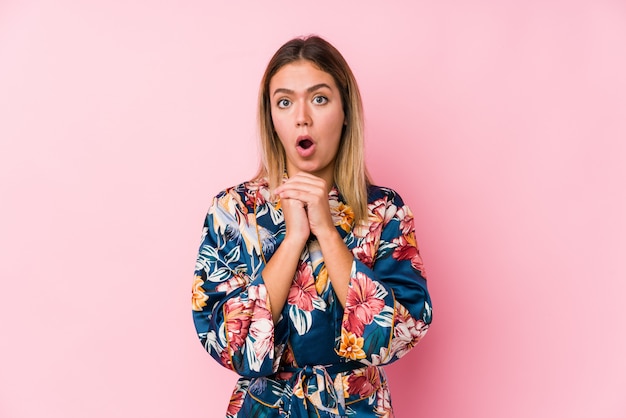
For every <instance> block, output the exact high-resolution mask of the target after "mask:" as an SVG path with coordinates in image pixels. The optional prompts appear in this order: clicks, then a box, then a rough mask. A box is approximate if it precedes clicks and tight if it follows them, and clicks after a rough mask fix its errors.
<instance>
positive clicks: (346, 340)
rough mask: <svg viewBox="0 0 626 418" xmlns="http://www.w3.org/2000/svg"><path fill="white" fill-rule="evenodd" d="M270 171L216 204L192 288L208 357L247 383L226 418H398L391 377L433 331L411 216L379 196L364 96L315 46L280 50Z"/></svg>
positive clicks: (394, 199) (308, 41) (275, 60)
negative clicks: (369, 167) (367, 152)
mask: <svg viewBox="0 0 626 418" xmlns="http://www.w3.org/2000/svg"><path fill="white" fill-rule="evenodd" d="M258 118H259V125H260V136H261V144H262V153H263V160H262V165H261V169H260V171H259V173H258V175H257V176H256V178H255V179H253V180H251V181H248V182H245V183H242V184H240V185H238V186H235V187H231V188H229V189H226V190H224V191H223V192H221V193H219V194H218V195H217V196H216V197H215V198H214V200H213V203H212V205H211V207H210V209H209V211H208V214H207V217H206V221H205V224H204V230H203V236H202V243H201V246H200V251H199V255H198V260H197V263H196V277H195V283H194V288H193V298H192V299H193V311H194V323H195V326H196V329H197V331H198V336H199V338H200V340H201V342H202V344H203V345H204V347H205V348H206V350H207V351H208V352H209V353H210V354H211V355H212V356H213V357H214V358H215V359H216V360H217V361H218V362H219V363H220V364H221V365H222V366H224V367H226V368H228V369H231V370H233V371H234V372H236V373H238V374H239V375H240V376H241V378H240V379H239V381H238V383H237V385H236V387H235V390H234V392H233V394H232V397H231V400H230V404H229V406H228V409H227V412H226V416H227V417H246V418H249V417H264V418H265V417H279V416H281V417H282V416H287V417H336V416H342V417H343V416H357V417H392V416H393V411H392V407H391V399H390V395H389V388H388V386H387V380H386V377H385V373H384V371H383V369H382V368H381V367H380V366H381V365H384V364H388V363H391V362H393V361H395V360H397V359H398V358H400V357H402V356H403V355H404V354H406V353H407V352H408V351H409V350H410V349H411V348H413V347H414V346H415V344H417V342H418V341H419V340H420V339H421V337H422V336H423V335H424V334H425V332H426V330H427V329H428V325H429V324H430V322H431V307H430V297H429V295H428V291H427V287H426V280H425V277H424V273H423V268H422V260H421V258H420V255H419V251H418V247H417V244H416V242H415V236H414V226H413V216H412V214H411V211H410V210H409V208H408V207H407V206H406V205H404V203H403V202H402V199H401V198H400V197H399V196H398V194H397V193H395V192H394V191H393V190H391V189H388V188H383V187H378V186H374V185H372V184H371V183H370V181H369V178H368V175H367V172H366V169H365V163H364V159H363V115H362V105H361V97H360V94H359V90H358V87H357V84H356V81H355V79H354V76H353V75H352V71H351V70H350V68H349V67H348V64H347V63H346V62H345V60H344V58H343V57H342V56H341V54H340V53H339V52H338V51H337V50H336V49H335V48H334V47H333V46H332V45H330V44H329V43H328V42H326V41H325V40H323V39H321V38H319V37H316V36H311V37H307V38H296V39H293V40H291V41H289V42H287V43H286V44H285V45H283V46H282V47H281V48H280V49H279V50H278V51H277V52H276V54H275V55H274V56H273V57H272V59H271V60H270V62H269V64H268V66H267V69H266V71H265V74H264V76H263V80H262V82H261V88H260V93H259V114H258Z"/></svg>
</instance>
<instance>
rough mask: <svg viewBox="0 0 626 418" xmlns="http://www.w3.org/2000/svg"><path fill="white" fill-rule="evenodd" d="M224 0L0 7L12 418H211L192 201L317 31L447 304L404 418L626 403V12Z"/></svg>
mask: <svg viewBox="0 0 626 418" xmlns="http://www.w3.org/2000/svg"><path fill="white" fill-rule="evenodd" d="M87 3H88V4H89V5H87ZM213 3H214V4H211V2H207V1H192V0H186V1H168V0H164V1H159V2H154V1H148V0H135V1H131V2H122V1H118V2H115V1H113V2H112V1H91V2H81V1H72V0H59V1H55V2H51V1H43V0H40V1H36V0H30V1H15V0H9V1H7V0H4V1H2V2H1V3H0V196H1V197H0V199H1V201H0V211H1V215H2V216H0V257H1V259H2V261H1V262H0V277H1V279H2V291H1V292H0V318H1V319H0V352H1V354H2V355H1V358H0V417H3V418H4V417H7V418H34V417H39V416H44V417H49V418H79V417H80V418H82V417H90V418H104V417H107V418H108V417H131V416H137V417H153V418H161V417H162V418H171V417H209V418H213V417H220V416H223V411H224V408H225V404H226V402H227V398H228V394H229V392H230V390H231V386H232V383H233V382H234V380H235V378H236V377H235V375H233V374H230V373H228V372H226V371H223V370H221V369H220V368H219V367H218V366H217V364H216V363H214V362H213V360H211V359H210V357H209V356H208V355H207V354H206V353H205V352H204V351H203V349H202V347H201V346H200V344H199V343H198V342H197V340H196V337H195V335H194V330H193V326H192V322H191V313H190V303H189V296H190V286H191V275H192V271H193V264H194V258H195V252H196V247H197V245H198V242H199V241H198V240H199V235H200V228H201V223H202V218H203V216H204V213H205V211H206V209H207V206H208V204H209V199H210V197H211V196H212V195H213V194H215V193H216V192H217V191H218V190H220V189H221V188H223V187H225V186H228V185H231V184H234V183H235V182H239V181H241V180H244V179H246V178H248V177H249V176H250V175H251V174H252V173H253V172H254V170H255V165H256V163H255V161H256V159H257V154H256V145H254V140H255V128H254V119H255V115H254V111H255V98H256V90H257V84H258V82H259V79H260V77H261V72H262V70H263V68H264V65H265V63H266V62H267V60H268V59H269V57H270V55H271V54H272V52H273V51H274V50H275V49H276V48H277V47H278V46H279V45H280V44H281V43H282V42H284V41H286V40H287V39H289V38H290V37H292V36H295V35H298V34H306V33H312V32H315V33H319V34H321V35H323V36H325V37H327V38H328V39H329V40H330V41H331V42H333V43H335V44H336V46H337V47H339V49H340V50H341V51H343V52H344V54H345V56H346V58H347V59H348V61H349V62H350V63H351V64H352V66H353V69H354V71H355V73H356V75H357V78H358V79H359V81H360V83H361V87H362V90H363V95H364V99H365V106H366V112H367V123H368V141H369V142H368V159H369V163H370V168H371V171H372V173H373V174H374V177H375V179H377V180H378V182H379V183H381V184H384V185H390V186H393V187H395V188H396V189H397V190H398V191H400V192H401V194H402V195H403V196H404V198H405V200H407V201H408V203H409V204H410V205H411V206H412V207H413V209H414V212H415V213H416V215H417V230H418V234H419V238H420V243H421V247H422V252H423V256H424V259H425V262H426V265H427V268H428V272H429V280H430V281H429V284H430V288H431V291H432V296H433V301H434V308H435V315H434V324H433V327H432V329H431V332H430V335H429V336H428V337H427V338H426V339H425V340H424V341H423V342H422V344H421V345H420V346H419V347H418V348H417V349H416V350H414V351H413V352H412V353H411V354H410V355H409V356H408V357H407V358H405V359H404V360H403V361H401V362H400V363H397V364H396V365H394V366H392V367H390V368H389V374H390V378H391V385H392V390H393V392H394V395H395V396H394V403H395V405H396V408H397V415H398V416H399V417H415V416H424V417H434V418H456V417H460V416H463V417H480V418H501V417H513V418H516V417H520V418H521V417H524V418H525V417H565V416H567V417H573V418H578V417H591V416H593V417H616V418H617V417H624V416H626V401H625V400H624V399H625V398H624V391H625V389H626V356H624V353H626V333H625V332H624V330H625V329H626V323H625V322H626V321H625V318H626V314H625V313H624V294H625V293H626V274H625V268H624V257H625V255H624V254H625V250H626V220H625V219H626V216H625V215H624V214H626V187H625V185H624V183H625V181H626V76H624V74H626V4H625V3H624V2H623V1H621V0H615V1H611V0H589V1H567V2H565V1H561V2H559V1H545V0H541V1H539V0H535V1H533V0H530V1H529V0H526V1H521V0H520V1H507V2H503V1H497V0H482V1H478V2H467V1H462V0H457V1H454V0H449V1H438V2H433V1H421V0H419V1H406V2H402V3H400V2H395V3H389V4H387V5H385V6H383V3H382V2H371V4H370V5H368V4H363V2H353V1H343V2H334V1H328V2H323V1H317V2H315V3H314V4H313V3H306V2H303V3H301V2H286V1H276V2H274V3H271V2H250V4H249V5H245V6H244V5H241V4H240V2H230V3H229V2H213ZM230 4H232V5H230Z"/></svg>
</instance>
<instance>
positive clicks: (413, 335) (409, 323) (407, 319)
mask: <svg viewBox="0 0 626 418" xmlns="http://www.w3.org/2000/svg"><path fill="white" fill-rule="evenodd" d="M426 331H428V324H426V323H424V321H422V320H421V319H420V320H417V321H416V320H415V318H413V317H412V316H411V314H410V313H409V311H408V310H407V309H406V308H405V307H404V306H402V305H400V304H397V305H396V323H395V326H394V329H393V340H392V341H391V352H392V353H393V354H394V355H395V356H396V357H397V358H400V357H402V356H404V355H405V354H406V353H408V352H409V351H410V350H411V349H412V348H413V347H415V346H416V345H417V343H419V342H420V340H421V339H422V337H424V335H425V334H426Z"/></svg>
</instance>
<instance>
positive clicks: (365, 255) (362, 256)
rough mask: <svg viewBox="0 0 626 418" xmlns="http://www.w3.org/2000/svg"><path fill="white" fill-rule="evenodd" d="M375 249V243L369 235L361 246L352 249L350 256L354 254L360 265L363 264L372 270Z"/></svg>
mask: <svg viewBox="0 0 626 418" xmlns="http://www.w3.org/2000/svg"><path fill="white" fill-rule="evenodd" d="M377 247H378V245H377V241H376V240H374V238H373V237H372V236H371V235H369V236H368V237H367V238H366V239H365V240H364V241H363V243H362V244H361V245H358V246H356V247H354V249H353V250H352V254H354V256H355V257H356V259H357V260H359V261H360V262H361V263H363V264H365V265H366V266H367V267H369V268H372V267H373V266H374V260H375V257H376V250H377Z"/></svg>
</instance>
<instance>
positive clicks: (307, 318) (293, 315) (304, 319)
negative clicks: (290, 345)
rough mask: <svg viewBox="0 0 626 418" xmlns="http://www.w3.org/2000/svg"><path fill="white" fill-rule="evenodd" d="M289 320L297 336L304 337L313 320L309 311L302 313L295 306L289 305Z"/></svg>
mask: <svg viewBox="0 0 626 418" xmlns="http://www.w3.org/2000/svg"><path fill="white" fill-rule="evenodd" d="M289 319H290V320H291V322H292V324H293V326H294V328H295V329H296V332H297V333H298V335H304V334H306V332H307V331H308V330H310V329H311V324H312V319H313V318H312V316H311V312H310V311H303V310H302V309H300V308H298V307H297V306H296V305H289Z"/></svg>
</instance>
